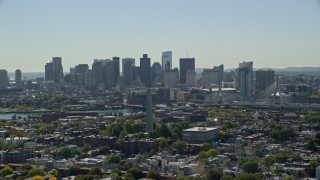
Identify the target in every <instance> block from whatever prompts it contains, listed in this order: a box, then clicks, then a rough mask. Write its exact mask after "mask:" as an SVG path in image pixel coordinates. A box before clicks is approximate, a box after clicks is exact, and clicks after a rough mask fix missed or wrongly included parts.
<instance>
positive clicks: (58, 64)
mask: <svg viewBox="0 0 320 180" xmlns="http://www.w3.org/2000/svg"><path fill="white" fill-rule="evenodd" d="M63 78H64V75H63V68H62V58H61V57H53V58H52V61H50V62H48V63H47V64H46V65H45V80H46V81H53V82H55V83H59V82H61V81H63Z"/></svg>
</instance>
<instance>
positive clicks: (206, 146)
mask: <svg viewBox="0 0 320 180" xmlns="http://www.w3.org/2000/svg"><path fill="white" fill-rule="evenodd" d="M211 148H213V146H212V145H211V144H209V143H203V144H202V145H201V151H208V150H209V149H211Z"/></svg>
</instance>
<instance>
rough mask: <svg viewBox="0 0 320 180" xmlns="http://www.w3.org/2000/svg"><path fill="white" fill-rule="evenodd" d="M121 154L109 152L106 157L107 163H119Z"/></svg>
mask: <svg viewBox="0 0 320 180" xmlns="http://www.w3.org/2000/svg"><path fill="white" fill-rule="evenodd" d="M120 161H121V156H120V155H119V154H111V155H110V156H108V157H107V164H119V163H120Z"/></svg>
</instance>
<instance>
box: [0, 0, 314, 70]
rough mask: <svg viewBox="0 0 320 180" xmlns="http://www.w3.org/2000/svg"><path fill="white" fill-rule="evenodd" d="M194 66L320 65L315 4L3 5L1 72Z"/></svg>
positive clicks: (230, 0) (253, 0) (50, 1)
mask: <svg viewBox="0 0 320 180" xmlns="http://www.w3.org/2000/svg"><path fill="white" fill-rule="evenodd" d="M167 50H171V51H172V52H173V66H175V67H177V66H178V62H179V58H181V57H186V56H187V55H188V56H189V57H195V58H196V67H199V68H201V67H207V68H209V67H213V66H214V65H220V64H224V65H225V68H233V67H237V66H238V64H239V62H242V61H253V62H254V67H255V68H263V67H275V68H282V67H288V66H320V1H319V0H264V1H257V0H157V1H156V0H94V1H92V0H86V1H83V0H67V1H66V0H23V1H17V0H16V1H15V0H0V69H7V70H8V71H9V72H13V71H14V70H15V69H17V68H20V69H21V70H22V71H23V72H40V71H44V65H45V63H46V62H47V61H49V60H51V58H52V57H53V56H61V57H62V61H63V67H64V71H68V70H69V68H70V67H71V66H75V65H77V64H80V63H87V64H89V66H90V67H91V64H92V61H93V59H94V58H111V57H112V56H119V57H121V58H123V57H133V58H136V63H137V64H139V63H138V62H139V58H140V57H142V54H143V53H147V54H148V55H149V56H150V57H151V60H152V61H153V62H155V61H160V59H161V52H163V51H167Z"/></svg>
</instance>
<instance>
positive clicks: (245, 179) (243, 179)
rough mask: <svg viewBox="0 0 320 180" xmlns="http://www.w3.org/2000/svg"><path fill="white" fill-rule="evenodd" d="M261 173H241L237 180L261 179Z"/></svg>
mask: <svg viewBox="0 0 320 180" xmlns="http://www.w3.org/2000/svg"><path fill="white" fill-rule="evenodd" d="M260 179H261V178H260V176H259V174H250V173H241V174H239V175H238V176H237V177H236V180H260Z"/></svg>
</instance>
